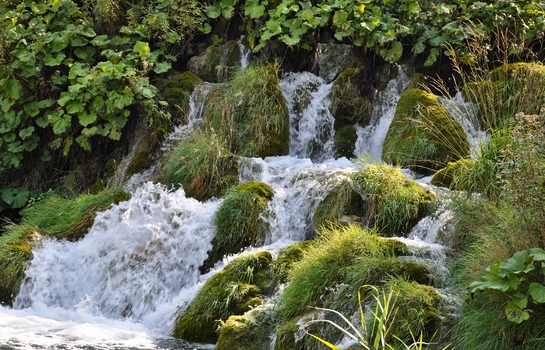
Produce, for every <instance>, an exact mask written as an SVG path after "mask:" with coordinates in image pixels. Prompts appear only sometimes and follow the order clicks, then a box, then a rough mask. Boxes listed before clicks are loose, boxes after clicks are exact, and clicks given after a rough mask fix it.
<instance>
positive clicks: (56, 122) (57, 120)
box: [51, 110, 72, 135]
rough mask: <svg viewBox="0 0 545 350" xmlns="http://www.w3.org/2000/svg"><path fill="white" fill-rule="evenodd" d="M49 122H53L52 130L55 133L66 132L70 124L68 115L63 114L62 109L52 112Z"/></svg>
mask: <svg viewBox="0 0 545 350" xmlns="http://www.w3.org/2000/svg"><path fill="white" fill-rule="evenodd" d="M51 123H52V124H53V132H54V133H55V134H56V135H58V134H62V133H64V132H66V131H67V130H68V128H69V127H70V125H71V124H72V123H71V121H70V115H68V114H64V111H62V110H61V111H57V112H55V113H53V115H52V118H51Z"/></svg>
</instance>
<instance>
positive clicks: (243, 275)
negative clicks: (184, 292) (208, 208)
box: [173, 252, 272, 343]
mask: <svg viewBox="0 0 545 350" xmlns="http://www.w3.org/2000/svg"><path fill="white" fill-rule="evenodd" d="M271 261H272V257H271V254H270V253H268V252H259V253H254V254H249V255H243V256H240V257H238V258H236V259H235V260H233V261H231V262H230V263H229V264H228V265H227V266H226V267H225V268H224V269H223V271H221V272H219V273H217V274H215V275H214V276H212V277H211V278H210V279H209V280H208V281H206V283H205V284H204V286H203V287H202V288H201V290H200V291H199V293H198V294H197V296H196V297H195V299H194V300H193V301H192V302H191V305H190V306H189V308H188V309H187V310H186V311H185V312H184V313H183V315H181V317H180V318H179V319H178V321H177V322H176V327H175V329H174V334H173V335H174V337H176V338H182V339H185V340H188V341H195V342H201V343H216V342H217V341H218V334H217V333H216V323H217V322H218V321H219V320H221V321H223V322H224V321H226V320H227V319H228V318H229V316H232V315H242V314H244V313H245V312H246V311H248V310H249V309H250V308H252V307H255V306H257V305H260V304H261V303H262V302H261V297H262V296H264V295H266V294H268V293H269V292H270V290H269V286H268V282H267V281H268V274H269V265H270V264H271Z"/></svg>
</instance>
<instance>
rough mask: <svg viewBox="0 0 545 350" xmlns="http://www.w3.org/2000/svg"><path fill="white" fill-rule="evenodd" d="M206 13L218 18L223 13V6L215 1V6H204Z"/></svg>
mask: <svg viewBox="0 0 545 350" xmlns="http://www.w3.org/2000/svg"><path fill="white" fill-rule="evenodd" d="M204 13H206V15H207V16H208V17H210V18H212V19H216V18H218V17H219V16H220V15H221V7H220V4H219V2H216V3H214V5H213V6H207V7H205V8H204Z"/></svg>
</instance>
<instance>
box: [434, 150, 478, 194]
mask: <svg viewBox="0 0 545 350" xmlns="http://www.w3.org/2000/svg"><path fill="white" fill-rule="evenodd" d="M470 163H471V160H470V159H467V158H462V159H459V160H458V161H456V162H449V163H448V164H447V166H446V167H444V168H443V169H440V170H439V171H437V172H436V173H435V175H433V178H432V179H431V184H432V185H435V186H442V187H447V188H451V189H454V188H456V186H455V185H456V176H457V174H460V173H461V172H464V171H465V170H466V169H467V167H468V166H469V165H470Z"/></svg>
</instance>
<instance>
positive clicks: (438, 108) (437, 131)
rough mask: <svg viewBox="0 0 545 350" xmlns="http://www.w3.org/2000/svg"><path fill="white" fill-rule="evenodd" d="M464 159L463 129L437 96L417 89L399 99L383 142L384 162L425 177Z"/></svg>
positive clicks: (467, 153)
mask: <svg viewBox="0 0 545 350" xmlns="http://www.w3.org/2000/svg"><path fill="white" fill-rule="evenodd" d="M468 155H469V144H468V142H467V137H466V133H465V131H464V129H463V128H462V127H461V126H460V124H458V123H457V122H456V121H455V120H454V119H453V118H452V117H451V116H450V114H449V112H448V111H447V109H446V108H445V107H444V106H443V105H442V104H441V102H440V101H439V98H438V97H437V96H435V95H433V94H431V93H428V92H426V91H424V90H421V89H409V90H407V91H405V92H404V93H403V94H402V95H401V99H400V100H399V102H398V104H397V107H396V113H395V116H394V120H393V121H392V124H391V126H390V129H389V130H388V134H387V135H386V139H385V140H384V148H383V158H384V160H385V161H386V162H388V163H392V164H395V165H399V166H404V167H409V168H411V169H414V170H416V171H419V172H424V173H425V172H429V171H430V170H431V171H433V170H438V169H441V168H442V167H444V166H445V165H446V164H447V163H448V162H451V161H456V160H458V159H459V158H462V157H465V156H468Z"/></svg>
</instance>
